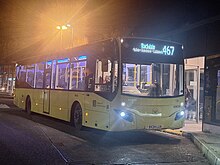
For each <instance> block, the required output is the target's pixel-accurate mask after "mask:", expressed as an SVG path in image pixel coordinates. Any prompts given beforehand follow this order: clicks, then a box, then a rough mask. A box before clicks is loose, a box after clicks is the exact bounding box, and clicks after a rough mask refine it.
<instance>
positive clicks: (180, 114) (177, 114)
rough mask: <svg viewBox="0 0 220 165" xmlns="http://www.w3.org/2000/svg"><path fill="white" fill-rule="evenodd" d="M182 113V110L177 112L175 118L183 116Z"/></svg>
mask: <svg viewBox="0 0 220 165" xmlns="http://www.w3.org/2000/svg"><path fill="white" fill-rule="evenodd" d="M184 114H185V113H184V111H180V112H177V113H176V117H175V120H179V119H181V118H182V117H183V116H184Z"/></svg>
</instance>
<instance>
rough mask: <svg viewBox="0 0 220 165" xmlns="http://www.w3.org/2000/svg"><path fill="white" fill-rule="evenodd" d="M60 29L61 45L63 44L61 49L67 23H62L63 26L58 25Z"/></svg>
mask: <svg viewBox="0 0 220 165" xmlns="http://www.w3.org/2000/svg"><path fill="white" fill-rule="evenodd" d="M56 28H57V29H58V30H60V45H61V49H62V48H63V30H66V29H67V26H66V25H62V26H57V27H56Z"/></svg>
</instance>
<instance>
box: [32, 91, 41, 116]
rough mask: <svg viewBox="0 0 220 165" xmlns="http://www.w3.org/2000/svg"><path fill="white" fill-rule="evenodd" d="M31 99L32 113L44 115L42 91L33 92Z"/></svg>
mask: <svg viewBox="0 0 220 165" xmlns="http://www.w3.org/2000/svg"><path fill="white" fill-rule="evenodd" d="M32 91H33V92H32V94H31V95H30V97H31V111H32V112H36V113H43V95H44V91H43V90H42V89H35V90H32Z"/></svg>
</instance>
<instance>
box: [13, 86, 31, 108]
mask: <svg viewBox="0 0 220 165" xmlns="http://www.w3.org/2000/svg"><path fill="white" fill-rule="evenodd" d="M31 90H32V89H26V88H20V89H16V91H15V104H16V105H17V106H18V107H19V108H22V109H25V104H26V98H27V96H28V95H29V96H30V97H31V96H32V92H31Z"/></svg>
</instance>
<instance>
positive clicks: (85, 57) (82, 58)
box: [78, 55, 87, 60]
mask: <svg viewBox="0 0 220 165" xmlns="http://www.w3.org/2000/svg"><path fill="white" fill-rule="evenodd" d="M86 59H87V56H84V55H83V56H79V57H78V60H86Z"/></svg>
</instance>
